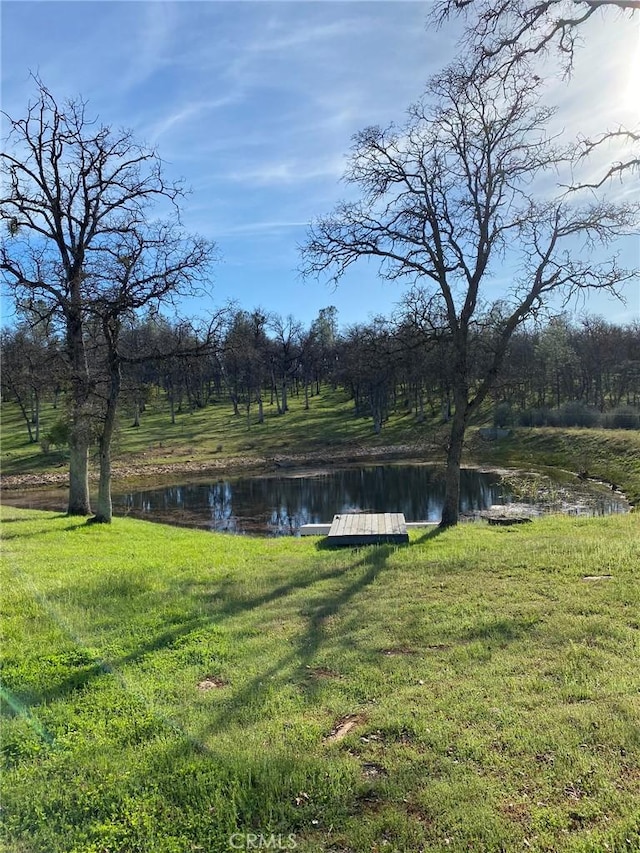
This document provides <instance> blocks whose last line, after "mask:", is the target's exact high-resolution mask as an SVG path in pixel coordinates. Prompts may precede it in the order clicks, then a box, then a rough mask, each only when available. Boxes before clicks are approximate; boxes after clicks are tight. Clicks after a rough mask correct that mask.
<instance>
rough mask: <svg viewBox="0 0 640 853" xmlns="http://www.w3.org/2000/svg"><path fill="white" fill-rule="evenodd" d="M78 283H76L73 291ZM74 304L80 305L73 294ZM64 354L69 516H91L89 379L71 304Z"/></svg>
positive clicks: (79, 325)
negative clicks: (67, 382) (68, 407)
mask: <svg viewBox="0 0 640 853" xmlns="http://www.w3.org/2000/svg"><path fill="white" fill-rule="evenodd" d="M78 287H79V284H78V283H75V284H74V288H78ZM74 302H75V303H79V296H78V295H76V298H75V299H74ZM66 343H67V353H68V357H69V362H70V365H71V425H70V429H69V504H68V507H67V514H68V515H91V501H90V499H89V444H90V441H91V426H90V417H89V396H90V380H89V366H88V363H87V354H86V350H85V345H84V334H83V324H82V314H81V310H80V308H79V306H78V305H77V304H76V305H73V306H72V308H71V310H70V311H69V313H68V314H67V341H66Z"/></svg>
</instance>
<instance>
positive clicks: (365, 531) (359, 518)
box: [327, 512, 409, 545]
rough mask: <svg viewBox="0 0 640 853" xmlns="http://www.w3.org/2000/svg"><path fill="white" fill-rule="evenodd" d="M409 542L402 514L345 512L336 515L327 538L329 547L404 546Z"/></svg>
mask: <svg viewBox="0 0 640 853" xmlns="http://www.w3.org/2000/svg"><path fill="white" fill-rule="evenodd" d="M408 541H409V534H408V533H407V525H406V522H405V520H404V515H403V513H401V512H357V513H356V512H351V513H349V512H345V513H341V514H340V515H334V517H333V522H332V524H331V528H330V530H329V534H328V536H327V543H328V544H329V545H376V544H380V543H384V542H391V543H397V544H402V543H404V542H408Z"/></svg>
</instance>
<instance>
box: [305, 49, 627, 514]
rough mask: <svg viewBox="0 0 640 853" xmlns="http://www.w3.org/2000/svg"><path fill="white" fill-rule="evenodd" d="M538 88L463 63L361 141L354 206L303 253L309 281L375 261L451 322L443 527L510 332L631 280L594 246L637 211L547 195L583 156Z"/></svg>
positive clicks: (339, 212)
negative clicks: (504, 278)
mask: <svg viewBox="0 0 640 853" xmlns="http://www.w3.org/2000/svg"><path fill="white" fill-rule="evenodd" d="M536 90H537V83H536V81H535V79H533V78H532V77H531V76H530V75H529V74H527V73H521V72H519V71H518V70H517V69H516V70H513V69H512V70H511V71H510V72H509V73H507V74H505V75H503V74H499V75H496V76H494V77H484V78H483V79H479V78H478V77H477V76H476V75H474V74H473V73H471V74H469V73H468V70H467V69H466V68H465V67H464V66H462V65H456V66H452V67H450V68H448V69H446V70H445V71H444V72H443V73H442V74H440V75H438V76H437V77H435V78H434V79H433V80H432V81H431V82H430V83H429V85H428V87H427V91H426V93H425V96H424V98H423V99H422V101H421V102H420V103H418V104H416V105H414V106H413V107H412V108H411V110H410V113H409V118H408V121H407V122H406V124H405V125H404V126H402V127H391V128H389V129H387V130H382V129H380V128H378V127H372V128H368V129H366V130H364V131H362V132H361V133H359V134H358V135H357V136H356V137H355V141H354V146H353V151H352V154H351V159H350V163H349V166H348V171H347V173H346V176H345V178H346V181H347V183H348V184H350V185H351V186H352V187H353V188H355V189H357V191H358V192H359V195H360V198H359V200H357V201H350V202H343V203H341V204H340V205H339V206H338V207H337V208H336V210H335V211H334V212H333V213H332V214H331V215H329V216H327V217H325V218H322V219H319V220H317V221H316V222H315V223H313V224H312V226H311V227H310V232H309V236H308V240H307V242H306V244H305V245H304V246H303V248H302V257H303V261H302V265H303V273H304V274H305V275H307V276H309V275H322V276H329V277H331V279H332V280H334V281H337V280H338V279H340V278H341V276H342V275H343V274H344V273H345V272H346V270H347V269H348V268H349V267H351V266H352V265H353V264H355V263H357V262H358V261H360V260H361V259H362V258H377V259H379V261H380V273H381V275H382V276H384V277H386V278H388V279H390V280H398V281H406V282H409V283H411V284H420V285H421V286H423V287H425V288H426V289H428V290H429V292H430V293H431V294H432V295H433V306H434V316H437V315H438V314H442V315H444V317H446V332H447V335H448V338H449V340H450V346H451V348H452V352H453V364H452V376H453V380H452V382H453V389H452V390H453V402H454V412H453V417H452V419H451V422H450V427H451V431H450V435H449V441H448V456H447V474H446V495H445V503H444V508H443V513H442V525H443V526H445V527H446V526H449V525H452V524H455V523H456V522H457V520H458V503H459V490H460V463H461V456H462V451H463V441H464V436H465V430H466V428H467V425H468V423H469V419H470V417H471V416H472V415H473V414H474V413H475V412H477V410H478V408H479V407H480V405H481V403H482V401H483V400H484V399H485V397H486V395H487V393H488V391H489V389H490V388H491V386H492V383H493V382H494V380H495V377H496V375H497V373H498V370H499V368H500V365H501V362H502V360H503V359H504V355H505V352H506V349H507V345H508V342H509V339H510V338H511V336H512V334H513V332H514V330H515V329H517V328H518V326H519V325H520V324H521V323H522V322H523V321H524V320H525V319H526V318H527V317H530V316H531V315H532V314H534V313H535V312H536V311H538V310H540V308H542V307H543V306H544V305H545V304H546V302H547V301H548V300H549V298H550V297H551V296H558V295H562V296H563V297H564V298H565V299H569V298H571V296H572V295H573V294H575V293H576V292H577V291H579V290H581V289H587V288H595V289H606V290H609V291H612V292H616V291H617V289H618V288H619V287H620V286H621V285H622V284H623V283H624V282H626V281H628V280H629V279H630V278H631V277H632V276H633V275H634V272H633V271H627V270H624V269H621V268H619V266H618V263H617V260H616V257H615V255H612V256H611V257H609V258H608V259H606V260H604V261H603V260H598V259H597V258H596V256H595V252H594V251H593V250H594V249H595V248H596V247H599V246H601V245H605V246H606V245H607V244H609V243H610V242H612V241H613V240H615V239H616V237H618V236H619V235H621V234H623V233H626V232H628V231H629V230H630V229H632V228H633V226H634V224H635V223H636V222H637V213H638V211H637V207H636V206H634V205H632V204H625V203H620V204H615V203H613V202H611V201H608V200H606V199H605V198H600V199H598V198H596V197H595V195H594V194H593V192H591V193H589V194H588V195H586V194H585V196H586V197H582V196H580V195H579V194H577V193H573V194H570V196H567V194H566V193H564V194H563V195H560V196H558V197H555V196H554V195H553V194H552V193H550V192H549V191H548V190H547V191H546V192H543V189H542V188H543V187H545V186H546V187H549V186H551V187H554V186H555V180H556V179H555V177H553V176H552V173H554V172H555V170H563V169H565V168H568V167H569V166H571V165H572V164H573V162H574V161H575V158H576V157H577V156H578V152H577V151H576V149H575V148H574V147H573V146H560V144H559V142H558V141H557V140H554V139H552V138H550V137H549V130H548V126H549V120H550V118H551V116H552V111H551V110H550V109H548V108H545V107H543V106H540V104H539V102H538V97H537V92H536ZM501 268H502V271H503V274H504V272H505V271H508V274H509V275H510V277H512V278H511V282H510V283H509V284H507V285H505V286H504V287H503V288H501V289H500V290H499V289H498V288H497V287H495V286H493V287H492V286H491V279H492V276H493V275H495V274H496V273H499V272H500V271H501ZM486 317H491V324H492V329H493V345H492V355H491V358H490V359H488V360H487V364H486V367H485V369H484V373H483V375H482V376H481V378H480V379H477V378H476V380H475V381H474V382H473V383H472V382H471V380H470V377H471V376H473V375H474V371H473V370H472V364H471V359H472V358H473V356H472V350H471V349H470V341H471V339H472V336H473V331H474V324H476V323H478V322H479V321H480V320H481V319H482V318H486ZM475 375H476V377H477V373H476V374H475Z"/></svg>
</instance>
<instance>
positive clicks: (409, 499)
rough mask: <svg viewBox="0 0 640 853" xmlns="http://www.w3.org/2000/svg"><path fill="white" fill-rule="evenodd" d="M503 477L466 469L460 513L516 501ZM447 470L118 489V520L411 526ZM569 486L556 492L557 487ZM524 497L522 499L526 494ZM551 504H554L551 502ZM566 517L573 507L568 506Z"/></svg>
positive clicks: (388, 468)
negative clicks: (401, 521)
mask: <svg viewBox="0 0 640 853" xmlns="http://www.w3.org/2000/svg"><path fill="white" fill-rule="evenodd" d="M510 482H511V485H508V484H507V482H506V481H502V480H501V477H500V475H499V474H498V473H496V472H486V471H478V470H476V469H463V470H462V472H461V494H460V510H461V513H462V514H463V515H465V516H471V517H473V516H474V515H477V514H478V513H479V512H481V511H482V510H486V509H488V508H489V507H490V506H492V505H495V504H505V503H511V502H512V501H514V500H516V495H515V494H514V492H513V483H512V481H510ZM444 487H445V482H444V469H443V468H441V467H436V466H433V465H427V464H422V465H420V464H413V465H409V464H397V465H365V466H358V467H349V468H342V469H339V470H333V469H331V470H329V471H315V472H314V471H305V472H299V473H293V472H290V473H288V474H286V475H283V474H278V475H272V476H260V477H250V478H249V477H247V478H240V479H222V478H220V479H215V480H212V479H209V480H200V481H196V482H188V483H184V484H181V485H171V486H166V485H165V486H160V485H158V486H157V487H153V488H149V487H147V488H144V489H131V490H129V491H126V492H119V491H117V489H116V490H114V494H113V507H114V514H115V515H129V516H131V517H134V518H142V519H146V520H148V521H158V522H163V523H166V524H176V525H180V526H187V527H198V528H204V529H208V530H216V531H227V532H231V533H239V534H251V535H260V536H264V535H267V536H278V535H287V534H288V535H291V534H296V533H297V532H298V531H299V529H300V527H301V526H302V525H303V524H310V523H315V524H318V523H323V522H325V523H328V522H330V521H331V520H332V519H333V516H334V514H335V513H342V512H349V511H370V512H402V513H404V516H405V518H406V520H407V521H439V520H440V515H441V512H442V504H443V500H444ZM559 488H564V490H565V491H566V487H559V486H558V487H557V488H556V498H557V489H559ZM576 489H577V486H573V490H574V491H573V492H572V494H571V500H570V507H569V509H570V511H573V512H575V513H578V512H580V513H588V514H592V515H593V514H597V515H604V514H608V513H612V512H625V511H626V510H627V509H628V505H627V504H626V502H625V501H624V499H623V498H622V496H621V495H616V494H613V493H611V492H608V491H605V490H604V489H599V490H598V489H596V490H594V489H593V488H588V489H585V488H582V489H581V490H580V494H578V493H577V492H576V491H575V490H576ZM65 497H66V494H65V491H64V490H62V489H58V490H56V491H55V492H51V491H49V492H44V491H39V492H37V493H36V492H31V493H29V492H23V493H21V494H20V495H16V494H14V493H11V497H10V498H9V493H6V494H5V496H4V499H5V502H7V503H11V504H14V505H16V506H30V507H33V508H47V509H60V510H63V509H64V508H65V507H64V501H65ZM520 497H522V495H520ZM545 500H548V498H545ZM564 509H565V511H567V501H565V506H564Z"/></svg>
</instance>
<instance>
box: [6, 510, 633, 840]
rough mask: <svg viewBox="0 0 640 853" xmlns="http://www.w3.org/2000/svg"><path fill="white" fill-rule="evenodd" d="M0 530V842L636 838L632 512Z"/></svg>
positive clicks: (33, 520) (34, 525)
mask: <svg viewBox="0 0 640 853" xmlns="http://www.w3.org/2000/svg"><path fill="white" fill-rule="evenodd" d="M2 519H3V523H2V535H3V547H2V573H3V575H2V590H3V591H2V632H3V636H2V655H3V659H4V675H3V720H2V749H3V759H4V770H3V774H2V787H3V795H2V816H3V820H4V843H5V850H6V851H10V853H36V851H37V853H133V851H136V853H192V851H204V853H218V851H228V850H233V849H259V847H258V845H261V846H262V849H272V850H273V849H280V850H282V849H290V850H291V849H296V850H299V851H331V853H361V851H362V853H364V851H389V853H392V851H407V853H418V851H475V852H476V853H480V851H524V850H533V851H543V850H544V851H583V853H584V851H593V853H596V851H597V853H600V851H638V850H640V516H639V515H638V514H634V515H627V516H621V517H609V518H605V519H568V518H557V517H550V518H545V519H542V520H536V521H535V522H533V523H531V524H528V525H520V526H517V527H490V526H488V525H485V524H473V525H472V524H467V525H461V526H459V527H457V528H455V529H452V530H448V531H446V532H442V533H441V532H439V531H437V530H431V531H429V532H426V533H421V532H414V533H413V534H412V540H411V544H410V545H409V546H403V547H392V546H371V547H366V548H359V549H342V550H329V549H327V548H324V547H323V545H322V541H321V540H320V539H292V538H289V539H278V540H275V539H271V540H267V539H263V540H258V539H249V538H243V537H233V536H226V535H222V534H211V533H207V532H203V531H189V530H181V529H176V528H170V527H164V526H161V525H153V524H150V523H145V522H138V521H133V520H130V519H120V518H118V519H116V520H115V521H114V523H113V524H112V525H111V526H109V527H101V526H88V525H86V524H85V523H84V520H81V519H73V518H67V517H65V516H61V515H54V514H51V513H38V512H34V511H21V510H16V509H12V508H8V507H5V508H4V509H3V512H2ZM267 845H270V847H267Z"/></svg>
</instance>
